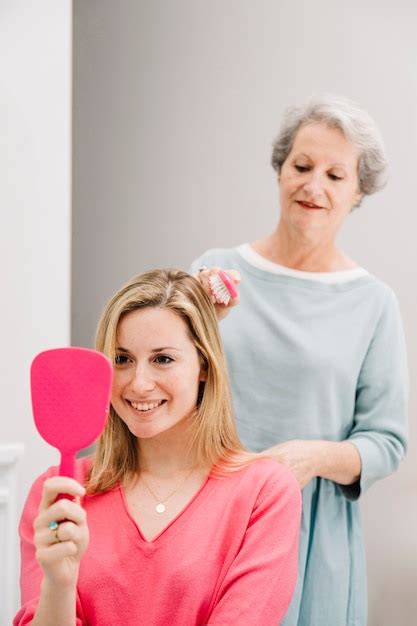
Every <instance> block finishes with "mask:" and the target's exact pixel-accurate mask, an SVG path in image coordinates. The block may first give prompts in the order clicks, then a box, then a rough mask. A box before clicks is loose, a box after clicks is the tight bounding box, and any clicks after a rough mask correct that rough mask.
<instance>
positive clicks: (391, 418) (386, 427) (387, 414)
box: [339, 290, 408, 500]
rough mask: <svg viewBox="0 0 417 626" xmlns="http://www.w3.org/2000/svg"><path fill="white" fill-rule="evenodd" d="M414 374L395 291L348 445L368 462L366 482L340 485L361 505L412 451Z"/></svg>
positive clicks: (364, 372)
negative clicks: (410, 421)
mask: <svg viewBox="0 0 417 626" xmlns="http://www.w3.org/2000/svg"><path fill="white" fill-rule="evenodd" d="M407 403H408V371H407V358H406V349H405V339H404V333H403V327H402V322H401V316H400V311H399V307H398V303H397V299H396V297H395V295H394V293H393V292H392V291H391V290H390V291H389V292H388V294H387V297H386V300H385V304H384V307H383V311H382V315H381V317H380V319H379V321H378V324H377V326H376V330H375V333H374V336H373V339H372V341H371V343H370V346H369V349H368V352H367V354H366V357H365V359H364V362H363V365H362V368H361V372H360V375H359V380H358V386H357V390H356V404H355V416H354V426H353V429H352V430H351V432H350V434H349V437H348V439H347V441H350V442H351V443H352V444H354V445H355V446H356V448H357V450H358V452H359V455H360V457H361V462H362V471H361V477H360V480H359V481H358V482H357V483H354V484H353V485H345V486H343V485H339V487H340V489H341V491H342V493H343V494H344V495H345V496H346V498H348V499H349V500H357V499H358V498H359V496H360V495H361V494H362V493H363V492H364V491H366V489H368V488H369V487H370V486H371V485H372V484H373V483H374V482H375V481H376V480H378V479H381V478H384V477H385V476H388V475H389V474H391V473H392V472H394V471H395V470H396V469H397V467H398V465H399V463H400V461H401V459H402V458H403V456H404V454H405V452H406V448H407V436H408V423H407V422H408V420H407Z"/></svg>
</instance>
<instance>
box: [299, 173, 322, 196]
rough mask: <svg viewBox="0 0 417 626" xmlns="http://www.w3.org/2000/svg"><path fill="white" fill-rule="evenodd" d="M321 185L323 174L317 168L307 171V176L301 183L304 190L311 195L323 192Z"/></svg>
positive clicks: (318, 194)
mask: <svg viewBox="0 0 417 626" xmlns="http://www.w3.org/2000/svg"><path fill="white" fill-rule="evenodd" d="M323 186H324V181H323V176H322V174H321V173H320V172H318V171H317V170H316V171H310V172H309V173H308V176H307V177H306V179H305V182H304V185H303V187H304V190H305V191H306V192H307V194H308V195H309V196H311V197H316V196H320V194H321V193H322V192H323Z"/></svg>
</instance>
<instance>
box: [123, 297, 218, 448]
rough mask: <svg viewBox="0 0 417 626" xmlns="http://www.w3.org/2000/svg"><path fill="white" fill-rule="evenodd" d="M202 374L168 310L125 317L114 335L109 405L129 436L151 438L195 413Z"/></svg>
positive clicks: (183, 327)
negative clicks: (110, 402) (113, 362)
mask: <svg viewBox="0 0 417 626" xmlns="http://www.w3.org/2000/svg"><path fill="white" fill-rule="evenodd" d="M205 379H206V376H205V372H204V370H203V368H202V366H201V361H200V357H199V354H198V352H197V349H196V347H195V346H194V344H193V342H192V341H191V339H190V336H189V333H188V329H187V326H186V324H185V322H184V321H183V320H182V319H181V317H180V316H179V315H177V314H176V313H173V312H172V311H170V310H168V309H160V308H156V307H148V308H145V309H137V310H134V311H132V312H130V313H127V314H126V315H125V316H124V317H122V319H121V321H120V322H119V326H118V330H117V343H116V359H115V365H114V382H113V392H112V405H113V408H114V410H115V411H116V413H117V414H118V415H119V417H120V418H121V419H122V420H123V421H124V422H125V424H126V425H127V427H128V428H129V430H130V432H131V433H132V434H133V435H135V436H136V437H139V438H149V437H154V436H156V435H158V434H160V433H162V432H164V431H167V430H169V429H170V428H172V427H173V426H176V425H177V424H179V423H180V422H184V424H185V422H186V419H187V418H189V417H191V416H192V415H193V414H194V411H195V408H196V403H197V397H198V390H199V384H200V381H202V380H205Z"/></svg>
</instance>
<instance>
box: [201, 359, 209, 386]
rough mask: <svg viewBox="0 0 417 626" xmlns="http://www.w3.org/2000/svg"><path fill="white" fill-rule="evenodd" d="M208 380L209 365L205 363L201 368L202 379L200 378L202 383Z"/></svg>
mask: <svg viewBox="0 0 417 626" xmlns="http://www.w3.org/2000/svg"><path fill="white" fill-rule="evenodd" d="M207 378H208V372H207V365H206V364H205V363H203V365H202V366H201V368H200V378H199V381H200V383H205V382H206V381H207Z"/></svg>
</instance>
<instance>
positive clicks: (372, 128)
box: [271, 94, 388, 195]
mask: <svg viewBox="0 0 417 626" xmlns="http://www.w3.org/2000/svg"><path fill="white" fill-rule="evenodd" d="M310 122H322V123H323V124H326V125H327V126H329V127H331V128H338V129H339V130H341V131H342V133H343V134H344V135H345V137H346V138H347V139H348V140H349V141H351V142H352V144H353V145H354V146H355V147H356V149H357V150H358V152H359V162H358V177H359V190H360V191H361V193H363V194H365V195H370V194H372V193H375V191H379V190H380V189H382V188H383V187H384V185H385V183H386V180H387V166H388V163H387V159H386V154H385V148H384V143H383V140H382V137H381V133H380V132H379V129H378V127H377V126H376V124H375V122H374V120H373V119H372V118H371V116H370V115H369V114H368V113H366V111H364V110H363V109H361V108H360V107H359V106H358V105H357V104H356V103H354V102H352V101H350V100H347V99H346V98H342V97H339V96H331V95H327V94H325V95H323V96H315V97H313V98H312V99H311V100H310V101H309V102H307V104H306V105H304V106H301V107H297V106H293V107H290V108H289V109H288V110H287V111H286V113H285V115H284V119H283V122H282V125H281V129H280V131H279V134H278V136H277V137H276V139H275V140H274V142H273V144H272V146H273V148H272V158H271V163H272V167H273V168H274V170H276V171H277V172H278V174H279V173H280V172H281V167H282V165H283V163H284V161H285V160H286V158H287V156H288V155H289V153H290V152H291V148H292V145H293V143H294V139H295V135H296V134H297V131H298V130H299V128H300V127H301V126H302V125H305V124H308V123H310Z"/></svg>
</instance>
